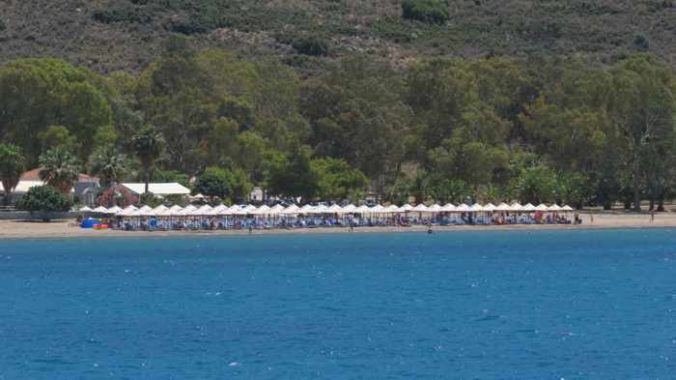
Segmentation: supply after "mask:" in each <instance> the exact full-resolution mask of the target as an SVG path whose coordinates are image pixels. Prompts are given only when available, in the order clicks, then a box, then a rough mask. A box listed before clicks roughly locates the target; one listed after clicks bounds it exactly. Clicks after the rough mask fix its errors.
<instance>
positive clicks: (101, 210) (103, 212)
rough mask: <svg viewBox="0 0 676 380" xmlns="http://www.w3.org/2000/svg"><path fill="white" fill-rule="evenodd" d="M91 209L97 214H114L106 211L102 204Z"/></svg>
mask: <svg viewBox="0 0 676 380" xmlns="http://www.w3.org/2000/svg"><path fill="white" fill-rule="evenodd" d="M93 211H94V212H97V213H99V214H114V212H110V211H108V209H107V208H105V207H103V206H99V207H97V208H95V209H94V210H93Z"/></svg>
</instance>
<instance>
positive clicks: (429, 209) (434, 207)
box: [427, 203, 443, 212]
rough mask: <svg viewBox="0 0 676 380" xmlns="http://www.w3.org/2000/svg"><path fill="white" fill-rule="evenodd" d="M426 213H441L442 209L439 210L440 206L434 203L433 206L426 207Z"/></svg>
mask: <svg viewBox="0 0 676 380" xmlns="http://www.w3.org/2000/svg"><path fill="white" fill-rule="evenodd" d="M427 211H428V212H442V211H443V209H442V208H441V206H440V205H438V204H437V203H435V204H433V205H432V206H430V207H428V208H427Z"/></svg>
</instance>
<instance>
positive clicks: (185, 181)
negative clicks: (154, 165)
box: [153, 169, 191, 188]
mask: <svg viewBox="0 0 676 380" xmlns="http://www.w3.org/2000/svg"><path fill="white" fill-rule="evenodd" d="M153 182H159V183H169V182H176V183H180V184H181V185H183V186H185V187H187V188H190V187H191V184H190V175H188V174H186V173H182V172H180V171H178V170H163V169H156V170H155V172H153Z"/></svg>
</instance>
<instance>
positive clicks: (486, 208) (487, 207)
mask: <svg viewBox="0 0 676 380" xmlns="http://www.w3.org/2000/svg"><path fill="white" fill-rule="evenodd" d="M495 209H496V207H495V205H494V204H492V203H489V204H487V205H484V211H486V212H493V211H495Z"/></svg>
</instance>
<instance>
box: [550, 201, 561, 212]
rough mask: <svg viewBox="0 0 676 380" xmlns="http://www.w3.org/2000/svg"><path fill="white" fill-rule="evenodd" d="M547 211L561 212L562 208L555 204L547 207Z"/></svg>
mask: <svg viewBox="0 0 676 380" xmlns="http://www.w3.org/2000/svg"><path fill="white" fill-rule="evenodd" d="M547 211H561V206H559V205H557V204H556V203H554V204H553V205H551V206H549V207H547Z"/></svg>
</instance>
